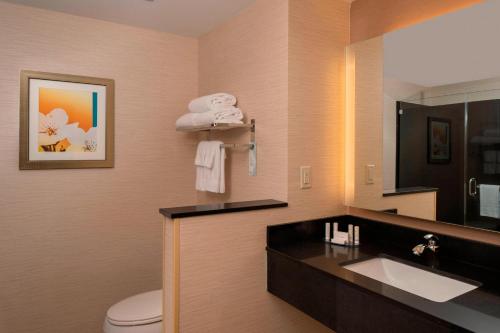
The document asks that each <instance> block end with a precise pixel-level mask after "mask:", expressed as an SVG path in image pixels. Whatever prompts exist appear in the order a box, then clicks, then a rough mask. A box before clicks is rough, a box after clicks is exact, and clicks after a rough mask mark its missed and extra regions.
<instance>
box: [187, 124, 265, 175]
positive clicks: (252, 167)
mask: <svg viewBox="0 0 500 333" xmlns="http://www.w3.org/2000/svg"><path fill="white" fill-rule="evenodd" d="M238 128H249V129H250V142H249V143H225V144H222V145H221V148H226V149H248V174H249V175H250V176H257V143H256V141H255V119H252V120H251V121H250V123H248V124H224V123H214V124H210V125H206V126H193V127H184V128H178V129H177V131H180V132H202V131H208V132H211V131H225V130H230V129H238Z"/></svg>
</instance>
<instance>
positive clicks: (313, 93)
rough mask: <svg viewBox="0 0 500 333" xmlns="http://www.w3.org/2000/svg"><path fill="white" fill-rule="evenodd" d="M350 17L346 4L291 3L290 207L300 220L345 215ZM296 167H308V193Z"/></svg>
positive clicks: (338, 1)
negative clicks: (309, 182)
mask: <svg viewBox="0 0 500 333" xmlns="http://www.w3.org/2000/svg"><path fill="white" fill-rule="evenodd" d="M348 17H349V3H348V2H346V1H342V0H335V1H331V0H330V1H325V0H321V1H318V0H291V1H290V23H289V29H290V32H289V40H290V44H289V71H288V74H289V79H288V92H289V96H288V98H289V99H288V100H289V110H288V202H289V204H290V207H291V208H292V209H294V210H295V211H296V216H297V218H298V219H308V218H311V217H312V215H314V216H328V215H332V214H336V213H338V212H340V211H342V210H343V204H344V145H345V142H344V110H345V46H346V45H348V43H349V20H348ZM300 166H311V167H312V188H311V189H307V190H301V189H300Z"/></svg>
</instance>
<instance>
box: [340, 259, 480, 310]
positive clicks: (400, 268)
mask: <svg viewBox="0 0 500 333" xmlns="http://www.w3.org/2000/svg"><path fill="white" fill-rule="evenodd" d="M344 268H346V269H348V270H350V271H353V272H356V273H358V274H361V275H364V276H367V277H369V278H372V279H374V280H377V281H380V282H382V283H385V284H388V285H391V286H393V287H396V288H399V289H402V290H404V291H407V292H409V293H412V294H415V295H417V296H420V297H423V298H426V299H428V300H431V301H434V302H446V301H449V300H450V299H452V298H455V297H457V296H460V295H462V294H465V293H467V292H469V291H471V290H474V289H476V288H477V287H478V286H477V285H473V284H470V283H466V282H462V281H458V280H455V279H452V278H449V277H446V276H443V275H439V274H435V273H432V272H429V271H426V270H423V269H419V268H417V267H413V266H409V265H405V264H402V263H400V262H397V261H394V260H391V259H387V258H374V259H369V260H365V261H361V262H358V263H354V264H349V265H345V266H344Z"/></svg>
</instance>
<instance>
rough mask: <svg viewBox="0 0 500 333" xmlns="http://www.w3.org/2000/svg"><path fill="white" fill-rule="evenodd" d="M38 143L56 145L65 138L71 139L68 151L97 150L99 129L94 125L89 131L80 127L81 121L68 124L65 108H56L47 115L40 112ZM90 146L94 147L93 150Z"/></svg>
mask: <svg viewBox="0 0 500 333" xmlns="http://www.w3.org/2000/svg"><path fill="white" fill-rule="evenodd" d="M38 124H39V126H38V129H39V134H38V144H39V145H42V146H45V145H54V144H56V143H58V142H60V141H62V140H64V139H67V141H69V144H70V147H68V148H67V151H73V152H82V151H95V147H96V146H97V138H96V137H97V129H96V128H94V127H92V128H90V129H89V130H88V132H87V133H85V131H84V130H83V129H81V128H80V127H79V123H77V122H75V123H71V124H68V115H67V113H66V111H64V110H63V109H54V110H52V111H50V112H49V113H48V114H47V115H44V114H42V113H39V123H38ZM88 147H94V148H93V150H91V149H88Z"/></svg>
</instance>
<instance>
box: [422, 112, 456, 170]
mask: <svg viewBox="0 0 500 333" xmlns="http://www.w3.org/2000/svg"><path fill="white" fill-rule="evenodd" d="M450 161H451V121H450V120H449V119H443V118H432V117H428V118H427V162H428V163H429V164H448V163H450Z"/></svg>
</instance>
